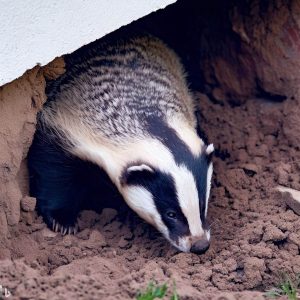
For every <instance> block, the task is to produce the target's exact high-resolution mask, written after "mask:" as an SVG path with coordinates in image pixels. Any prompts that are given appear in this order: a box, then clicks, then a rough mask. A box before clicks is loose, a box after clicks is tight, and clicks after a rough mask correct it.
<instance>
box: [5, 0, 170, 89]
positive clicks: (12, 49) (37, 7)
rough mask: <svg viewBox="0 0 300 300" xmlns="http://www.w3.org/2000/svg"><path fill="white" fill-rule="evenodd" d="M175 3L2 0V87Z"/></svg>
mask: <svg viewBox="0 0 300 300" xmlns="http://www.w3.org/2000/svg"><path fill="white" fill-rule="evenodd" d="M173 2H175V0H151V1H149V0H126V1H124V0H87V1H84V0H51V1H39V0H27V1H22V0H14V1H9V0H0V7H1V9H0V24H1V26H0V86H1V85H3V84H5V83H7V82H10V81H12V80H14V79H16V78H18V77H19V76H21V75H22V74H23V73H24V72H25V71H26V70H28V69H31V68H33V67H34V66H35V65H36V64H41V65H44V64H47V63H48V62H50V61H51V60H53V59H54V58H55V57H56V56H61V55H63V54H66V53H69V52H72V51H74V50H76V49H77V48H79V47H81V46H83V45H85V44H88V43H90V42H92V41H94V40H96V39H98V38H100V37H102V36H104V35H105V34H107V33H109V32H111V31H113V30H116V29H117V28H119V27H121V26H123V25H126V24H129V23H130V22H132V21H134V20H136V19H138V18H141V17H143V16H145V15H147V14H149V13H150V12H152V11H155V10H157V9H159V8H164V7H165V6H166V5H168V4H171V3H173Z"/></svg>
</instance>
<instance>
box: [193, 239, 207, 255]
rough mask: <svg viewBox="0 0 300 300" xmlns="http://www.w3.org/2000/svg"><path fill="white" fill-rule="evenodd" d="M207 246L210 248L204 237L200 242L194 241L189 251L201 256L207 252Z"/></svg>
mask: <svg viewBox="0 0 300 300" xmlns="http://www.w3.org/2000/svg"><path fill="white" fill-rule="evenodd" d="M209 246H210V242H209V240H208V239H207V238H206V237H204V238H202V239H201V240H198V241H196V242H195V243H194V244H193V245H192V247H191V250H190V251H191V252H192V253H196V254H203V253H205V252H206V251H207V250H208V248H209Z"/></svg>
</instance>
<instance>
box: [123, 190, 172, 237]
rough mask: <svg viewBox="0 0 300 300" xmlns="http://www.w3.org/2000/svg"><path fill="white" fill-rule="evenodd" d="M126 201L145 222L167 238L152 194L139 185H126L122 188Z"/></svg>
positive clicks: (167, 233) (165, 228) (167, 234)
mask: <svg viewBox="0 0 300 300" xmlns="http://www.w3.org/2000/svg"><path fill="white" fill-rule="evenodd" d="M122 194H123V197H124V198H125V199H126V203H127V204H128V205H129V206H130V207H131V208H132V209H133V210H134V211H135V212H136V213H137V214H138V215H139V216H140V217H141V218H143V219H144V220H145V221H146V222H148V223H149V224H151V225H153V226H154V227H156V228H157V230H159V231H160V232H161V233H162V234H163V235H164V236H165V237H166V238H167V239H169V230H168V228H167V227H166V226H165V224H164V223H163V221H162V219H161V216H160V214H159V212H158V211H157V208H156V206H155V203H154V200H153V196H152V194H151V193H150V192H149V191H147V190H146V189H145V188H143V187H141V186H128V187H126V188H125V189H123V190H122Z"/></svg>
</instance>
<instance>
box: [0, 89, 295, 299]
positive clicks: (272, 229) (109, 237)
mask: <svg viewBox="0 0 300 300" xmlns="http://www.w3.org/2000/svg"><path fill="white" fill-rule="evenodd" d="M197 98H198V101H199V103H200V107H201V112H202V119H201V125H202V129H203V131H204V132H205V133H206V135H207V137H208V140H209V142H213V143H214V144H215V148H216V149H217V151H216V156H215V158H214V180H213V189H212V196H211V200H210V204H209V220H210V223H211V235H212V243H211V248H210V249H209V251H208V252H207V253H206V254H204V255H201V256H198V255H195V254H191V253H179V252H178V251H176V250H175V249H174V248H172V246H170V245H169V243H168V242H167V241H166V240H165V239H164V238H162V237H161V236H160V235H159V234H158V233H157V232H156V231H155V230H154V229H152V228H151V227H150V226H149V225H147V224H145V223H144V222H142V221H141V220H140V219H138V218H137V217H136V216H135V215H133V214H130V215H129V216H128V218H127V219H126V220H125V221H124V218H120V215H119V214H118V212H117V211H116V210H114V209H104V210H103V211H102V213H100V214H98V213H96V212H93V211H84V212H82V213H81V216H80V219H79V225H80V228H81V231H80V232H79V233H78V234H77V235H76V236H69V235H67V236H64V237H62V236H61V235H60V234H55V233H53V232H51V231H50V230H49V229H47V228H46V226H45V224H44V223H43V222H42V220H41V218H40V217H38V216H37V215H36V213H35V212H34V211H31V210H32V209H33V207H34V199H32V198H26V199H24V200H23V202H22V212H21V223H20V224H19V225H18V226H15V227H13V229H12V231H10V235H9V240H8V244H5V245H2V244H1V243H0V245H1V246H0V257H1V258H3V259H4V260H2V261H1V262H0V284H1V285H2V286H3V287H6V288H8V289H9V290H10V291H11V293H12V297H11V298H9V299H133V298H134V297H135V295H136V293H137V292H138V291H139V290H140V289H144V288H145V287H146V286H147V284H148V283H149V281H151V280H154V281H157V282H159V283H164V282H168V283H169V285H170V286H172V285H173V281H175V282H176V286H177V290H178V293H179V295H180V296H181V297H180V299H206V300H209V299H219V300H221V299H223V300H226V299H228V300H229V299H248V300H249V299H264V297H263V294H262V292H264V291H265V290H267V289H268V288H270V287H272V286H274V285H275V284H276V283H277V282H278V278H279V275H280V273H282V272H285V273H287V274H289V275H291V276H293V275H295V274H296V273H299V272H300V256H299V247H300V233H299V229H300V218H299V216H298V215H296V214H295V213H294V212H293V211H292V210H290V209H289V208H287V206H286V203H285V201H284V198H283V197H282V196H281V195H280V194H279V193H278V192H275V190H274V187H276V186H277V185H278V184H281V185H284V186H288V187H292V188H294V189H298V190H300V180H299V179H300V178H299V176H300V175H299V174H300V172H299V169H300V151H299V145H300V143H299V140H300V135H299V128H300V113H299V109H300V108H299V107H300V106H299V103H298V101H297V100H296V99H287V100H285V101H284V102H271V101H268V100H265V99H249V100H248V101H246V102H245V103H244V104H242V105H240V106H235V107H233V106H230V105H229V104H224V103H218V102H216V101H212V100H210V99H209V98H208V97H207V96H205V95H203V94H198V95H197ZM299 99H300V98H299Z"/></svg>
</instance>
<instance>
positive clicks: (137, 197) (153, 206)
mask: <svg viewBox="0 0 300 300" xmlns="http://www.w3.org/2000/svg"><path fill="white" fill-rule="evenodd" d="M162 134H163V136H162ZM162 134H160V136H159V138H157V139H156V140H152V141H151V142H147V143H146V146H145V143H141V144H143V146H140V145H137V144H136V145H135V149H133V151H132V152H133V154H132V152H131V154H129V156H130V162H129V163H128V165H126V166H125V167H124V168H123V170H122V172H121V176H120V185H119V189H120V191H121V193H122V194H123V197H124V198H125V201H126V202H127V204H128V205H129V206H130V207H131V208H132V209H133V210H134V211H135V212H136V213H137V214H138V215H139V216H140V217H142V218H143V219H144V220H146V221H147V222H148V223H150V224H152V225H153V226H154V227H156V228H157V229H158V230H159V231H160V232H161V233H162V234H163V235H164V236H165V237H166V239H168V240H169V241H170V243H171V244H172V245H174V246H175V247H176V248H178V249H179V250H181V251H184V252H194V253H198V254H201V253H204V252H205V251H206V250H207V249H208V248H209V244H210V230H209V227H208V225H207V222H206V216H207V208H208V199H209V193H210V185H211V177H212V172H213V166H212V161H211V159H212V153H213V151H214V147H213V145H212V144H211V145H209V146H206V145H205V144H204V143H203V142H202V140H201V139H200V138H198V137H197V136H196V135H194V134H192V138H190V137H191V132H188V133H187V135H182V136H181V137H180V136H178V134H177V133H176V132H175V130H173V129H170V128H169V129H168V130H164V132H163V133H162ZM191 143H192V146H190V147H189V145H188V144H191ZM141 152H142V153H143V154H142V155H141Z"/></svg>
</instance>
